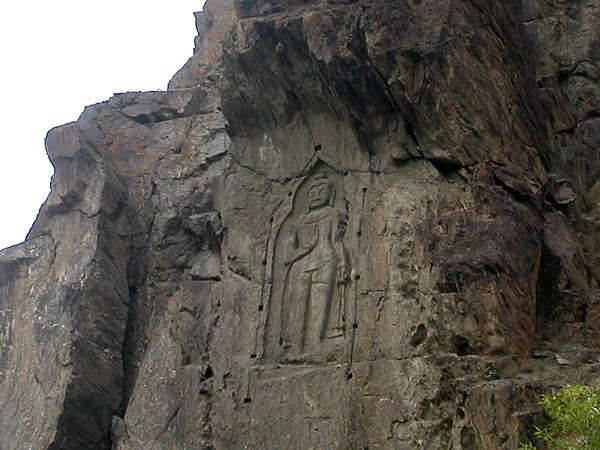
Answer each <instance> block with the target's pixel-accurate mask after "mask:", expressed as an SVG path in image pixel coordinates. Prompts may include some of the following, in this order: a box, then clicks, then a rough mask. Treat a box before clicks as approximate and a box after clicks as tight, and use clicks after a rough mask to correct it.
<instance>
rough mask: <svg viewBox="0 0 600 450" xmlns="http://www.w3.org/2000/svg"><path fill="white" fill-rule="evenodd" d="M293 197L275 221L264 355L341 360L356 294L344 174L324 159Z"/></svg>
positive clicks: (291, 359) (287, 359)
mask: <svg viewBox="0 0 600 450" xmlns="http://www.w3.org/2000/svg"><path fill="white" fill-rule="evenodd" d="M290 194H291V195H290V199H291V202H288V204H287V205H282V208H283V209H287V210H288V211H289V212H288V214H287V215H285V218H284V219H283V220H282V222H281V223H280V224H279V226H278V227H277V226H274V229H275V230H276V232H275V235H274V239H273V243H272V247H273V248H272V251H271V254H270V258H271V278H270V279H269V280H266V284H268V289H265V295H268V299H267V306H268V309H267V318H266V325H265V338H264V345H265V347H264V358H263V359H264V361H266V362H270V361H273V360H280V361H284V362H316V361H328V360H339V358H340V357H341V356H342V354H343V351H344V348H345V342H346V337H347V336H348V331H349V329H348V324H349V323H351V322H350V321H349V320H348V317H349V314H350V312H351V305H349V303H351V302H352V301H353V298H354V296H355V295H354V292H353V286H352V283H351V271H352V263H351V250H350V249H351V247H352V246H351V245H349V244H348V242H349V237H348V235H349V233H348V230H347V228H348V202H347V200H346V194H345V191H344V177H343V176H342V175H341V174H339V173H338V172H336V171H335V170H333V169H332V168H331V167H329V166H328V165H326V164H324V163H321V162H319V163H318V164H317V165H316V167H315V168H314V169H313V171H312V174H311V175H309V176H308V177H306V178H305V179H304V180H303V181H302V182H300V183H299V184H298V186H297V187H296V188H295V190H292V191H291V192H290ZM267 291H268V292H267Z"/></svg>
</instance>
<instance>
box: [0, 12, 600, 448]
mask: <svg viewBox="0 0 600 450" xmlns="http://www.w3.org/2000/svg"><path fill="white" fill-rule="evenodd" d="M196 20H197V25H198V31H199V37H198V38H197V42H196V49H195V52H194V56H193V57H192V58H191V59H190V60H189V61H188V62H187V63H186V65H185V66H184V67H183V68H182V69H181V71H180V72H179V73H178V74H176V75H175V77H174V78H173V80H172V81H171V83H170V86H169V90H168V91H166V92H150V93H127V94H119V95H116V96H115V97H113V98H111V99H110V100H108V101H107V102H104V103H100V104H97V105H93V106H89V107H87V108H86V109H85V111H84V113H83V114H82V115H81V117H80V118H79V120H78V121H77V122H76V123H73V124H68V125H65V126H62V127H60V128H57V129H54V130H52V131H51V132H50V133H49V134H48V138H47V141H46V143H47V148H48V154H49V156H50V159H51V161H52V162H53V164H54V167H55V175H54V178H53V189H52V193H51V195H50V197H49V198H48V200H47V201H46V203H45V205H44V206H43V207H42V210H41V212H40V215H39V217H38V219H37V221H36V223H35V224H34V226H33V228H32V230H31V232H30V235H29V237H28V239H27V241H26V242H25V243H23V244H21V245H18V246H15V247H12V248H9V249H6V250H4V251H2V253H0V308H1V309H0V311H1V314H0V337H1V341H0V411H2V412H1V413H0V430H1V431H0V447H1V448H3V449H7V450H8V449H17V448H32V449H45V448H52V449H59V448H60V449H80V448H89V449H94V448H98V449H106V448H111V447H112V448H114V449H122V450H125V449H175V448H180V449H211V448H213V449H238V448H240V449H241V448H264V449H279V448H290V449H292V448H298V449H304V448H313V449H324V448H328V449H329V448H331V449H348V448H352V449H365V448H396V449H413V448H414V449H418V448H423V449H442V448H452V449H457V450H459V449H464V450H467V449H513V448H516V447H517V446H518V443H519V442H523V441H526V440H528V439H532V437H531V433H532V430H533V425H534V424H539V423H541V420H543V417H542V415H541V413H540V410H539V407H538V405H537V403H536V399H537V395H538V394H539V393H540V392H542V391H543V390H545V389H548V388H549V387H551V386H555V385H558V384H561V383H564V382H567V381H575V380H577V381H581V380H583V381H586V380H591V379H594V378H597V377H598V374H599V371H600V359H599V358H600V353H599V352H598V351H597V350H596V346H597V340H598V338H599V336H600V300H599V298H600V297H599V295H598V277H600V265H599V262H598V261H599V255H600V243H599V241H598V236H599V231H600V229H599V227H600V208H599V207H598V202H599V201H600V181H599V180H600V165H599V163H598V161H599V159H598V149H599V148H600V116H599V114H598V112H599V109H598V107H599V101H598V98H599V97H598V96H599V92H600V87H599V83H598V80H599V77H600V34H598V29H597V23H598V21H599V20H600V8H598V6H597V5H596V4H595V2H594V1H593V0H582V1H578V2H560V1H559V2H555V1H552V2H550V1H547V2H546V1H543V0H521V1H517V0H508V1H507V0H485V1H481V0H468V1H464V0H461V1H458V0H444V1H412V0H402V1H390V0H369V1H366V0H365V1H363V0H358V1H356V0H354V1H351V0H320V1H307V0H303V1H301V0H281V1H280V0H277V1H276V0H237V1H233V0H209V1H208V3H207V5H206V7H205V10H204V11H203V12H202V13H198V14H197V16H196Z"/></svg>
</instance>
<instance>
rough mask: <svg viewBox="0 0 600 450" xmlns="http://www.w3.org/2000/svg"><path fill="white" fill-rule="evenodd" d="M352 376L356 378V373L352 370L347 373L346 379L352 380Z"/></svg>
mask: <svg viewBox="0 0 600 450" xmlns="http://www.w3.org/2000/svg"><path fill="white" fill-rule="evenodd" d="M352 378H354V374H353V373H352V372H348V373H347V374H346V380H351V379H352Z"/></svg>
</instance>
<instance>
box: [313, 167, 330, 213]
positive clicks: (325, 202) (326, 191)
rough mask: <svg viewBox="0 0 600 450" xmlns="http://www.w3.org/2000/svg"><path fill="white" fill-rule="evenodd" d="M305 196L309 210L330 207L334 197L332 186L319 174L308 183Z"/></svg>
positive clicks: (323, 175)
mask: <svg viewBox="0 0 600 450" xmlns="http://www.w3.org/2000/svg"><path fill="white" fill-rule="evenodd" d="M306 195H307V199H308V209H309V210H313V209H319V208H323V207H325V206H331V203H332V202H333V195H334V188H333V184H332V183H331V180H330V179H329V178H327V175H325V174H324V173H322V172H319V173H317V174H316V175H315V176H314V178H313V179H312V181H311V182H310V185H309V186H308V190H307V193H306Z"/></svg>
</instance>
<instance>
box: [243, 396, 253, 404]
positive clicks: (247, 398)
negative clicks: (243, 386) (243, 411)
mask: <svg viewBox="0 0 600 450" xmlns="http://www.w3.org/2000/svg"><path fill="white" fill-rule="evenodd" d="M244 403H245V404H248V403H252V398H250V397H245V398H244Z"/></svg>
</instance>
